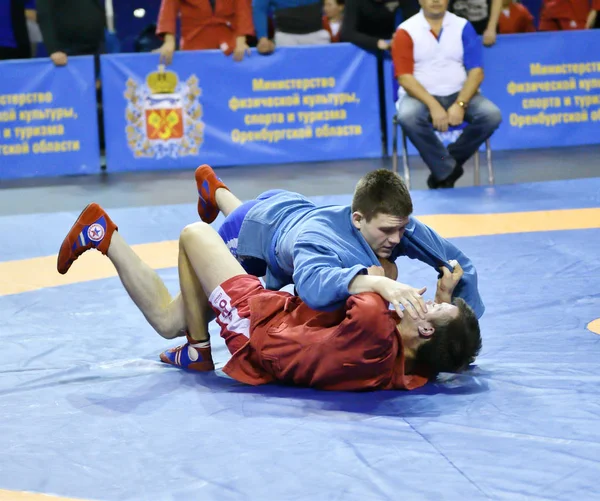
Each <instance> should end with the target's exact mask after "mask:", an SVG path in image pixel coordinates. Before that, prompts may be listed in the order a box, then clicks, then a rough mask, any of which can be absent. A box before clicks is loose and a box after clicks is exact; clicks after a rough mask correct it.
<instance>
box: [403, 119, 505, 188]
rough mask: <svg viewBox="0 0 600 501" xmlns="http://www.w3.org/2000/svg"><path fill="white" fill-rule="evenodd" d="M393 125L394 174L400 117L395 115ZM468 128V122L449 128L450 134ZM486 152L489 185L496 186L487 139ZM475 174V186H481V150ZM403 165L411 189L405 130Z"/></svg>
mask: <svg viewBox="0 0 600 501" xmlns="http://www.w3.org/2000/svg"><path fill="white" fill-rule="evenodd" d="M392 124H393V136H392V137H393V139H392V168H393V170H394V172H396V173H397V172H398V127H400V128H401V129H402V126H401V125H400V122H399V121H398V115H397V114H394V118H393V119H392ZM466 126H467V123H466V122H463V123H462V124H461V125H456V126H452V127H449V128H448V131H449V132H454V131H462V130H463V129H464V128H465V127H466ZM485 152H486V157H487V166H488V181H489V184H494V167H493V166H492V148H491V146H490V140H489V139H487V140H486V141H485ZM473 156H474V157H475V172H474V177H475V180H474V184H475V185H476V186H479V184H480V182H479V150H477V151H476V152H475V155H473ZM402 164H403V167H404V182H405V183H406V186H407V188H409V189H410V168H409V165H408V147H407V138H406V134H405V133H404V129H402Z"/></svg>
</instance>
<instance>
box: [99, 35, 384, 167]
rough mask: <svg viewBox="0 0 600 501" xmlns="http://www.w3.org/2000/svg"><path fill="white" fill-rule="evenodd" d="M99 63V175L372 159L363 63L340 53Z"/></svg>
mask: <svg viewBox="0 0 600 501" xmlns="http://www.w3.org/2000/svg"><path fill="white" fill-rule="evenodd" d="M158 62H159V61H158V55H157V54H131V55H124V54H121V55H110V56H102V58H101V67H102V79H103V96H104V117H105V118H104V120H105V130H106V143H107V152H106V154H107V168H108V169H109V170H110V171H122V170H147V169H168V168H190V167H194V166H196V165H197V164H199V163H209V164H211V165H213V166H223V165H244V164H263V163H283V162H300V161H318V160H338V159H345V158H346V159H347V158H368V157H377V156H379V155H380V154H381V142H380V128H379V125H378V124H379V106H378V101H377V73H376V63H375V58H374V56H373V55H371V54H368V53H366V52H363V51H361V50H360V49H358V48H356V47H354V46H352V45H350V44H335V45H332V46H311V47H298V48H295V47H294V48H282V49H277V50H276V51H275V53H274V54H272V55H270V56H260V55H258V54H257V53H256V52H253V53H252V55H251V56H250V57H248V58H246V59H245V60H244V61H243V62H241V63H236V62H234V61H233V60H232V59H231V58H230V57H225V56H224V55H223V54H222V53H221V52H219V51H202V52H200V51H198V52H178V53H176V54H175V57H174V60H173V63H172V65H170V66H168V67H161V66H159V64H158Z"/></svg>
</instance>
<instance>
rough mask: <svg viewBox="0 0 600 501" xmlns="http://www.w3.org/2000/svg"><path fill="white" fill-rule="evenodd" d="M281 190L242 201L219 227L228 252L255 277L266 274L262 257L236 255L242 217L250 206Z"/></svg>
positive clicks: (270, 191) (265, 264)
mask: <svg viewBox="0 0 600 501" xmlns="http://www.w3.org/2000/svg"><path fill="white" fill-rule="evenodd" d="M282 191H284V190H269V191H265V192H264V193H261V194H260V195H259V196H258V197H256V198H255V199H254V200H249V201H248V202H244V203H243V204H242V205H240V206H239V207H238V208H237V209H235V210H234V211H233V212H232V213H231V214H229V216H227V217H226V218H225V221H223V224H222V225H221V227H220V228H219V235H221V238H222V239H223V241H224V242H225V245H227V248H228V249H229V252H231V254H232V255H233V257H235V258H236V259H237V260H238V262H239V263H240V264H241V265H242V267H243V268H244V270H246V273H248V274H250V275H254V276H255V277H264V276H265V275H266V274H267V263H266V262H265V261H263V260H262V259H258V258H255V257H244V256H241V257H240V256H238V253H237V247H238V238H239V236H240V229H241V227H242V223H243V222H244V218H245V217H246V215H247V214H248V211H250V209H252V207H254V206H255V205H256V204H257V203H258V202H260V201H261V200H266V199H267V198H271V197H272V196H273V195H277V194H278V193H281V192H282Z"/></svg>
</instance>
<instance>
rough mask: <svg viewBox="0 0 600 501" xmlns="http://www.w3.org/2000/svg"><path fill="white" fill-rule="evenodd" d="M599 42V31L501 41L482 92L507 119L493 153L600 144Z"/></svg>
mask: <svg viewBox="0 0 600 501" xmlns="http://www.w3.org/2000/svg"><path fill="white" fill-rule="evenodd" d="M599 42H600V33H599V32H597V31H596V30H588V31H562V32H560V33H532V34H525V35H505V36H501V37H498V43H497V44H496V45H495V46H494V47H492V48H490V49H488V50H486V51H485V53H484V54H485V81H484V83H483V86H482V91H483V93H484V94H485V96H486V97H487V98H489V99H491V100H492V101H494V102H495V103H496V105H498V106H499V107H500V110H502V116H503V122H502V125H501V126H500V129H499V130H498V131H497V132H496V134H494V136H493V138H492V148H496V149H520V148H553V147H556V146H578V145H583V144H597V143H600V57H599V55H598V44H599Z"/></svg>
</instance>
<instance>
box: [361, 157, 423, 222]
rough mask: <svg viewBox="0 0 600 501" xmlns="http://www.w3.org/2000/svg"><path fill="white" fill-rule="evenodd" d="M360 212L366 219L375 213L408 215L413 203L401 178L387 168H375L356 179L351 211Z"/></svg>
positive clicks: (398, 215) (410, 212)
mask: <svg viewBox="0 0 600 501" xmlns="http://www.w3.org/2000/svg"><path fill="white" fill-rule="evenodd" d="M357 211H358V212H360V213H361V214H362V215H363V216H364V217H365V218H366V220H367V221H370V220H371V219H372V218H374V217H375V216H376V215H377V214H379V213H383V214H390V215H392V216H397V217H408V216H410V215H411V214H412V211H413V204H412V199H411V197H410V193H409V191H408V188H407V187H406V184H404V181H403V180H402V178H401V177H400V176H399V175H398V174H396V173H395V172H392V171H391V170H388V169H377V170H374V171H371V172H368V173H367V174H365V175H364V176H363V177H362V178H361V179H360V181H358V183H357V185H356V188H355V190H354V197H353V198H352V212H357Z"/></svg>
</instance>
